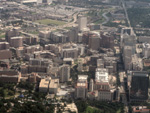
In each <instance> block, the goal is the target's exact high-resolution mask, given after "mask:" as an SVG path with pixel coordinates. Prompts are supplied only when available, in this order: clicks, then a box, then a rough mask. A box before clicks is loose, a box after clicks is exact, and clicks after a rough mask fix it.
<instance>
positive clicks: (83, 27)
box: [78, 16, 87, 31]
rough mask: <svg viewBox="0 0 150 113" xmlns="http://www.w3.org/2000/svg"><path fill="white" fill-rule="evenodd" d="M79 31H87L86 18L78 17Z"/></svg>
mask: <svg viewBox="0 0 150 113" xmlns="http://www.w3.org/2000/svg"><path fill="white" fill-rule="evenodd" d="M78 24H79V25H78V27H79V31H84V30H86V29H87V17H84V16H80V17H79V19H78Z"/></svg>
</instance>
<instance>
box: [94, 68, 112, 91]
mask: <svg viewBox="0 0 150 113" xmlns="http://www.w3.org/2000/svg"><path fill="white" fill-rule="evenodd" d="M94 89H95V90H109V80H108V70H107V69H105V68H96V72H95V85H94Z"/></svg>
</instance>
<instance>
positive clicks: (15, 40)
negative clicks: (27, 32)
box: [10, 37, 23, 48]
mask: <svg viewBox="0 0 150 113" xmlns="http://www.w3.org/2000/svg"><path fill="white" fill-rule="evenodd" d="M10 46H11V47H14V48H18V47H22V46H23V37H12V38H11V39H10Z"/></svg>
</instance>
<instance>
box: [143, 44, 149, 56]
mask: <svg viewBox="0 0 150 113" xmlns="http://www.w3.org/2000/svg"><path fill="white" fill-rule="evenodd" d="M142 54H143V57H144V58H149V57H150V44H149V43H143V51H142Z"/></svg>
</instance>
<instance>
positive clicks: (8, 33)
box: [5, 28, 20, 43]
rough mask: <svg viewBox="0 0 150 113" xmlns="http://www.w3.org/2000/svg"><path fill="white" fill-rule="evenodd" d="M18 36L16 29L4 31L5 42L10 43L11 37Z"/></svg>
mask: <svg viewBox="0 0 150 113" xmlns="http://www.w3.org/2000/svg"><path fill="white" fill-rule="evenodd" d="M19 34H20V33H19V29H17V28H14V29H11V30H8V31H6V34H5V38H6V41H7V42H9V43H10V39H11V37H16V36H19Z"/></svg>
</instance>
